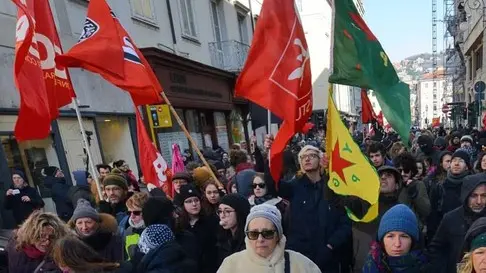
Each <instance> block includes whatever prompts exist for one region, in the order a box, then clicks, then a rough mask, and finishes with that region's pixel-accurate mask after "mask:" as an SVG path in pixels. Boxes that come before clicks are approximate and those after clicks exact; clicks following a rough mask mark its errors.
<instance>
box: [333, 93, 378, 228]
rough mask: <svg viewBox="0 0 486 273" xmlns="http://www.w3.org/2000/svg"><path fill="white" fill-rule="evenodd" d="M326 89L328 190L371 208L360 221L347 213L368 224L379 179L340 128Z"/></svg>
mask: <svg viewBox="0 0 486 273" xmlns="http://www.w3.org/2000/svg"><path fill="white" fill-rule="evenodd" d="M329 86H330V87H329V98H328V104H327V105H328V112H327V130H326V146H327V147H326V151H327V153H328V155H329V182H328V186H329V188H330V189H331V190H333V191H334V192H335V193H336V194H339V195H344V196H353V197H358V198H360V199H362V200H364V201H366V202H367V203H369V204H370V205H371V207H370V208H369V209H368V211H367V213H366V214H365V215H364V217H363V218H362V219H359V218H357V217H356V216H355V215H354V214H353V212H351V211H350V210H349V209H347V212H348V216H349V217H350V218H351V219H352V220H354V221H360V222H370V221H371V220H373V219H375V218H376V217H377V216H378V197H379V194H380V178H379V177H378V174H377V172H376V170H375V168H373V167H372V166H371V164H370V163H369V161H368V159H367V158H366V157H365V156H364V155H363V154H362V153H361V150H360V148H359V146H358V145H357V144H356V143H355V142H354V140H353V138H352V136H351V135H350V133H349V131H348V129H347V128H346V126H345V125H344V124H343V122H342V120H341V118H340V116H339V111H338V110H337V108H336V105H334V101H333V99H332V84H330V85H329Z"/></svg>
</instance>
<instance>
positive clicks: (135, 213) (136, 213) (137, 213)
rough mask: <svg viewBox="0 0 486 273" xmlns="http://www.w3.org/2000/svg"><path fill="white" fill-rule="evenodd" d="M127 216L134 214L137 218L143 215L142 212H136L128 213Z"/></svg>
mask: <svg viewBox="0 0 486 273" xmlns="http://www.w3.org/2000/svg"><path fill="white" fill-rule="evenodd" d="M127 214H128V215H131V214H133V215H135V216H140V215H141V214H142V212H141V211H139V210H136V211H127Z"/></svg>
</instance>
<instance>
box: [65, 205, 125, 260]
mask: <svg viewBox="0 0 486 273" xmlns="http://www.w3.org/2000/svg"><path fill="white" fill-rule="evenodd" d="M67 224H68V226H69V227H70V228H71V229H72V230H74V232H75V233H76V235H77V236H78V237H79V239H81V240H82V241H83V242H85V243H86V244H87V245H89V246H90V247H91V248H93V249H94V250H95V251H96V252H98V254H100V256H101V257H103V258H104V259H105V260H106V261H107V262H121V261H123V256H124V255H123V253H124V251H123V240H122V237H121V235H120V234H119V233H118V224H117V222H116V219H115V217H113V216H111V215H110V214H107V213H98V212H97V211H96V210H95V209H94V208H93V207H92V206H91V204H90V203H89V201H88V200H86V199H79V200H78V204H77V206H76V209H75V210H74V213H73V217H72V218H71V220H69V222H68V223H67Z"/></svg>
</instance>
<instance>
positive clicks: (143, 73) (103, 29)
mask: <svg viewBox="0 0 486 273" xmlns="http://www.w3.org/2000/svg"><path fill="white" fill-rule="evenodd" d="M56 61H57V62H58V63H60V64H63V65H66V66H67V67H82V68H85V69H86V70H89V71H91V72H93V73H97V74H99V75H100V76H102V77H103V78H105V79H106V80H107V81H109V82H111V83H112V84H114V85H116V86H118V87H120V88H121V89H124V90H126V91H128V92H129V93H130V95H131V97H132V99H133V101H134V103H135V105H142V104H153V103H158V102H161V97H160V94H159V92H162V87H161V86H160V84H159V82H158V80H157V77H156V76H155V74H154V72H153V71H152V68H151V67H150V65H149V63H148V62H147V60H146V59H145V58H144V57H143V55H142V54H141V52H140V51H139V50H138V48H137V47H136V46H135V44H134V43H133V41H132V39H131V38H130V36H129V35H128V33H127V32H126V30H125V29H124V28H123V26H122V25H121V24H120V22H119V21H118V19H117V18H116V16H115V14H114V13H113V12H112V11H111V9H110V7H109V6H108V4H107V3H106V1H105V0H91V1H90V2H89V6H88V15H87V17H86V20H85V23H84V27H83V33H82V35H81V38H80V39H79V42H78V43H77V44H76V45H74V46H73V47H72V48H71V49H70V50H69V52H67V53H66V54H63V55H60V56H57V57H56Z"/></svg>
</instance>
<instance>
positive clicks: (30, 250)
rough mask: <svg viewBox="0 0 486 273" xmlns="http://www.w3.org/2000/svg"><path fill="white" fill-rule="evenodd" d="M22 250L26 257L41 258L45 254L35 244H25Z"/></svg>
mask: <svg viewBox="0 0 486 273" xmlns="http://www.w3.org/2000/svg"><path fill="white" fill-rule="evenodd" d="M22 250H23V251H24V253H25V255H27V257H29V258H31V259H35V260H38V259H42V258H44V256H45V255H46V253H44V252H42V251H40V250H38V249H37V248H36V247H35V246H25V247H23V248H22Z"/></svg>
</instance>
